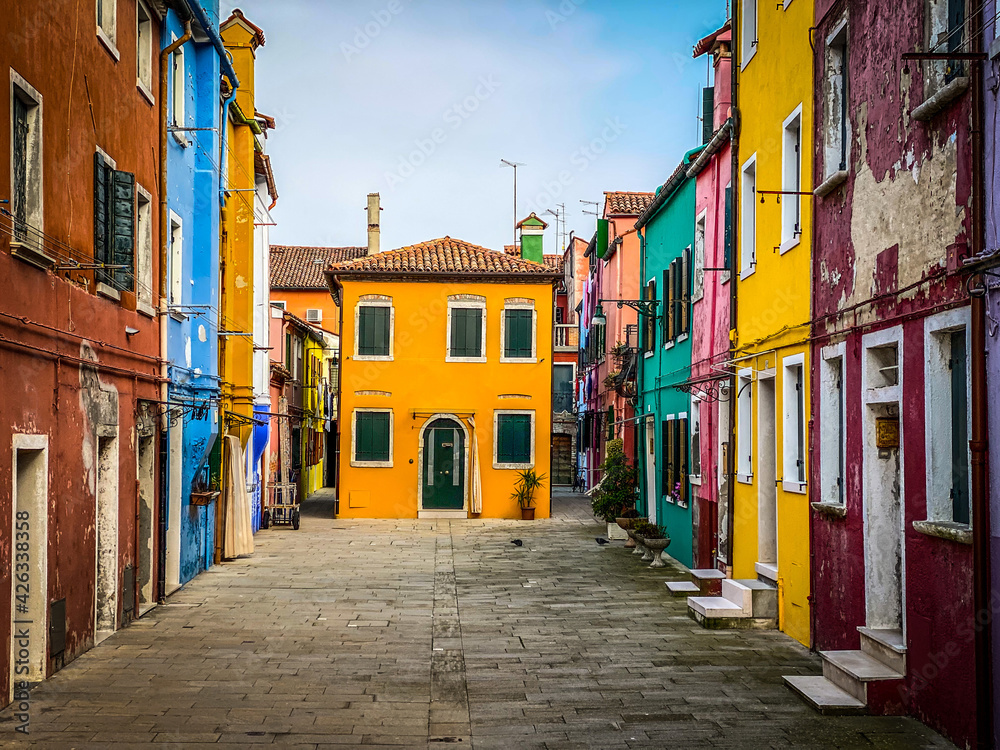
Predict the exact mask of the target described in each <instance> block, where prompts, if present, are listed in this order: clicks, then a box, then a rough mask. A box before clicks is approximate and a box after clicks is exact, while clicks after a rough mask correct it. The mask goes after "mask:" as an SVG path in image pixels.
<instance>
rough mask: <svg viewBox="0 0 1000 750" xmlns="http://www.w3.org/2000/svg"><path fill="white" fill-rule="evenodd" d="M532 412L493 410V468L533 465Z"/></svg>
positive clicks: (529, 466)
mask: <svg viewBox="0 0 1000 750" xmlns="http://www.w3.org/2000/svg"><path fill="white" fill-rule="evenodd" d="M534 417H535V413H534V412H495V421H494V458H493V468H495V469H528V468H531V467H532V466H533V465H534V427H535V425H534V422H535V419H534Z"/></svg>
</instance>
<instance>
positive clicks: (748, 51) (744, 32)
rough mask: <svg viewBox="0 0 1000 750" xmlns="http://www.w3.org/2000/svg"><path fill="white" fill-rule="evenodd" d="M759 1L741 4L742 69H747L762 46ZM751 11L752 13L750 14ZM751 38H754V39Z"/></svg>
mask: <svg viewBox="0 0 1000 750" xmlns="http://www.w3.org/2000/svg"><path fill="white" fill-rule="evenodd" d="M757 6H758V3H757V0H745V2H743V3H741V4H740V67H741V68H746V66H747V65H749V64H750V61H751V60H753V58H754V55H756V54H757V48H758V47H759V46H760V39H759V33H760V9H759V8H758V7H757ZM748 11H750V12H748ZM750 37H753V38H752V39H751V38H750Z"/></svg>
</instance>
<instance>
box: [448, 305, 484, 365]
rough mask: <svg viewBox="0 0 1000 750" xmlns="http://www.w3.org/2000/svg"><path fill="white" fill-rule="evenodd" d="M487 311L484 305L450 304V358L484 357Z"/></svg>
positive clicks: (475, 358) (477, 358) (476, 358)
mask: <svg viewBox="0 0 1000 750" xmlns="http://www.w3.org/2000/svg"><path fill="white" fill-rule="evenodd" d="M485 312H486V311H485V310H484V309H483V308H482V307H451V306H449V310H448V315H449V317H448V323H449V326H448V327H449V329H450V330H449V335H448V357H447V358H448V359H450V360H456V359H457V360H468V359H474V360H479V359H482V358H483V357H484V353H483V341H484V339H485V336H484V331H483V329H484V328H485V325H484V323H485V315H484V313H485Z"/></svg>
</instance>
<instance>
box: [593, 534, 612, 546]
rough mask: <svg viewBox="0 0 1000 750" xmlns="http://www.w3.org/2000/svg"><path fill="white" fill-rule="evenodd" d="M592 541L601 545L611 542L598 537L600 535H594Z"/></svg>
mask: <svg viewBox="0 0 1000 750" xmlns="http://www.w3.org/2000/svg"><path fill="white" fill-rule="evenodd" d="M594 541H595V542H597V543H598V544H600V545H601V546H602V547H603V546H604V545H605V544H611V542H609V541H608V540H607V539H605V538H604V537H600V536H598V537H594Z"/></svg>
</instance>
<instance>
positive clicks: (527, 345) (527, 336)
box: [503, 309, 534, 359]
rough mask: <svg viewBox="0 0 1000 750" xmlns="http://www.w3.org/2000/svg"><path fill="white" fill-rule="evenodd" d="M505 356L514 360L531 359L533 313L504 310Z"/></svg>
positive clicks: (519, 310) (529, 311)
mask: <svg viewBox="0 0 1000 750" xmlns="http://www.w3.org/2000/svg"><path fill="white" fill-rule="evenodd" d="M503 314H504V339H505V340H504V356H505V357H510V358H514V359H529V358H530V357H531V338H532V336H531V326H532V319H533V317H534V315H533V311H531V310H521V309H509V310H504V311H503Z"/></svg>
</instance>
